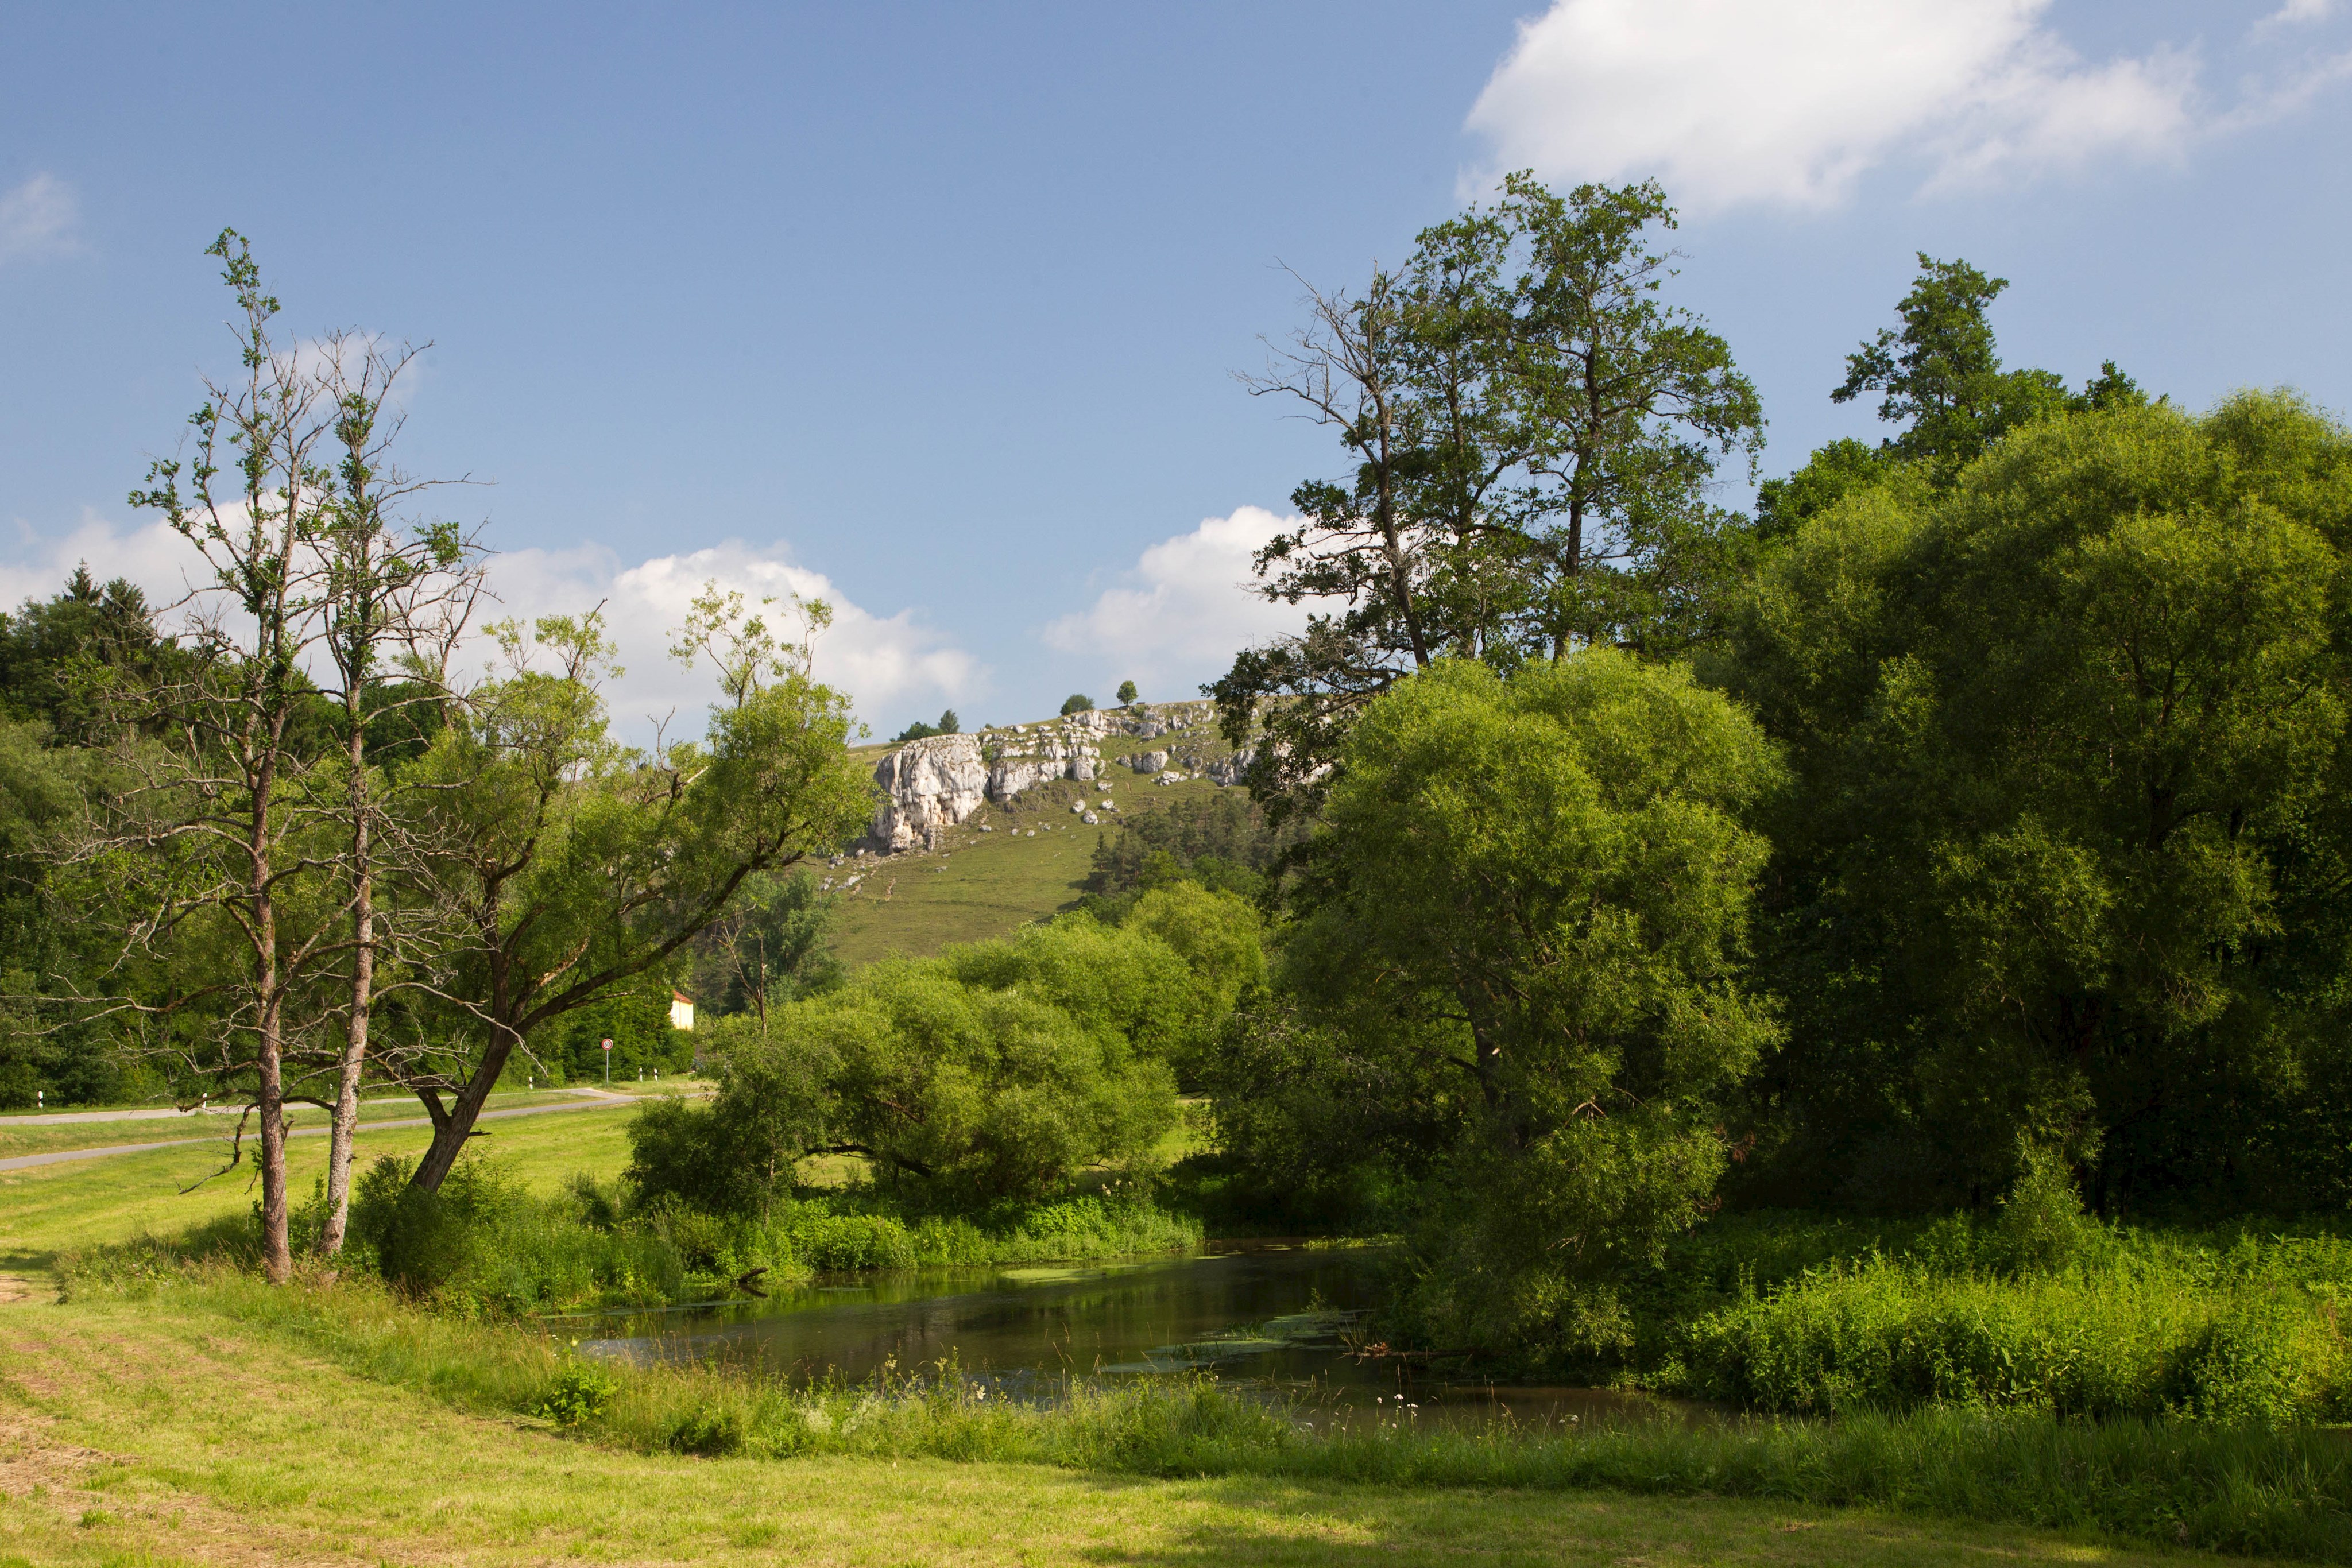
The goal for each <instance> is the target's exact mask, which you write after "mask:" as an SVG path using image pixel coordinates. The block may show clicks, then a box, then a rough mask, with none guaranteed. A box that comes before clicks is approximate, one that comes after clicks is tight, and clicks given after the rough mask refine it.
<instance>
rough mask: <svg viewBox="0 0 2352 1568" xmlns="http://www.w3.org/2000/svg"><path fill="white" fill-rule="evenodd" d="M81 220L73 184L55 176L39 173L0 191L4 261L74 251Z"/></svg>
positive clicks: (0, 238)
mask: <svg viewBox="0 0 2352 1568" xmlns="http://www.w3.org/2000/svg"><path fill="white" fill-rule="evenodd" d="M80 220H81V204H80V203H79V201H77V200H76V199H75V197H74V193H73V187H72V186H70V185H68V184H67V183H65V182H64V181H62V180H60V179H58V178H57V177H56V176H55V175H51V174H36V175H34V176H33V177H32V178H31V179H29V180H26V182H25V183H23V184H21V185H19V186H17V187H16V189H15V190H13V191H9V192H5V193H0V262H8V261H16V260H19V259H24V258H31V257H37V256H62V255H66V254H68V253H69V252H71V251H72V250H73V249H74V248H75V246H76V240H75V235H74V231H75V229H76V228H77V227H79V224H80Z"/></svg>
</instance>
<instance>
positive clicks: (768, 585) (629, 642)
mask: <svg viewBox="0 0 2352 1568" xmlns="http://www.w3.org/2000/svg"><path fill="white" fill-rule="evenodd" d="M80 561H88V562H89V570H90V572H91V574H92V575H93V576H95V577H97V578H98V579H99V580H100V581H104V580H107V579H109V578H113V577H126V578H129V579H130V580H131V581H132V582H134V583H136V584H138V585H139V586H140V587H141V588H142V589H144V590H145V591H146V592H147V597H148V602H149V603H150V604H152V605H154V606H156V607H157V608H159V609H160V608H162V607H163V606H165V605H169V604H172V603H173V602H175V601H179V600H180V599H181V598H182V597H183V596H184V594H185V593H186V591H187V589H188V585H189V583H190V581H191V580H193V579H196V578H198V577H199V575H200V574H201V571H202V563H201V561H200V560H199V559H198V558H197V556H196V554H195V551H194V549H193V548H192V547H191V546H190V545H189V544H188V543H187V541H186V540H184V539H183V538H180V537H179V536H178V535H177V534H175V533H173V531H172V530H171V528H170V527H169V526H168V525H167V524H164V523H163V522H160V521H158V522H154V523H148V524H142V525H135V526H130V527H124V526H121V525H117V524H114V523H111V522H109V521H108V520H106V519H105V518H103V517H100V516H98V515H97V514H96V513H94V512H86V513H85V514H84V515H83V517H82V520H81V521H80V523H79V524H78V525H77V526H76V527H74V528H72V529H70V530H68V531H67V532H65V533H62V534H55V535H45V534H40V533H37V532H35V531H34V530H32V529H30V528H22V527H20V528H19V530H18V537H17V540H16V548H15V549H13V550H7V551H5V552H0V608H14V607H15V605H16V603H17V602H18V601H22V600H24V599H27V598H32V599H47V598H48V597H49V596H50V595H51V594H54V593H56V592H57V591H58V589H59V588H61V587H62V586H64V584H65V581H66V579H67V578H68V577H69V576H70V575H71V574H72V572H73V569H74V567H75V565H76V563H78V562H80ZM489 577H490V588H491V591H493V592H494V593H496V594H497V595H498V600H497V601H495V602H486V603H485V604H484V605H483V606H482V607H481V609H480V611H479V612H478V618H477V626H478V627H479V626H483V625H487V624H488V622H492V621H496V620H499V619H501V618H504V617H507V616H515V617H519V618H521V619H523V620H525V621H529V620H530V619H533V618H535V617H537V616H541V615H552V614H578V613H581V612H584V611H587V610H590V609H593V608H594V607H595V606H596V604H597V603H598V602H599V601H602V602H603V603H604V615H605V619H606V621H607V622H608V623H609V625H610V627H611V632H612V637H613V640H614V642H615V643H617V644H619V648H620V662H621V664H622V665H623V667H624V670H625V674H624V675H623V676H622V678H621V679H620V680H619V681H617V682H615V683H614V685H613V686H612V687H611V688H610V690H609V691H608V692H607V694H606V695H607V697H608V699H609V701H610V703H611V706H612V712H613V719H614V726H615V727H616V728H617V729H618V731H619V732H620V733H621V735H622V736H623V737H625V738H626V739H627V740H629V741H631V742H633V743H636V744H643V743H644V742H646V740H648V739H649V738H650V737H652V735H653V733H654V729H655V727H656V725H657V724H659V723H661V722H662V721H664V720H668V721H669V731H670V734H671V735H672V736H673V737H677V736H686V735H695V734H699V733H700V732H701V729H702V724H703V714H704V710H705V709H706V708H707V707H709V705H710V703H711V702H712V701H713V700H715V698H716V697H717V695H718V689H717V685H716V683H715V682H714V681H713V679H712V675H711V672H710V671H709V668H708V667H705V668H702V669H698V670H692V671H689V670H688V669H687V668H686V667H685V666H683V665H681V664H678V663H677V661H676V660H675V659H672V658H671V657H670V656H669V643H670V640H671V633H672V632H673V631H674V630H675V629H676V628H677V626H678V625H679V624H680V623H681V622H683V621H684V620H685V619H686V612H687V606H688V602H689V601H691V600H692V599H693V598H694V596H695V594H697V593H698V592H699V591H701V588H702V585H703V583H704V582H706V581H709V580H714V579H715V580H717V581H718V582H719V586H720V587H721V588H723V589H734V590H740V591H741V592H742V593H743V595H744V596H745V598H746V599H747V600H751V601H757V600H759V599H761V598H762V597H767V596H774V597H776V598H778V599H782V598H784V597H785V596H787V595H790V594H795V593H797V594H799V595H800V596H801V597H802V598H803V599H822V600H824V601H825V602H826V603H828V604H830V605H831V606H832V607H833V612H834V621H833V625H832V627H831V629H829V630H828V631H826V632H824V634H823V635H822V636H821V637H819V638H818V639H817V643H816V674H817V678H818V679H820V680H823V681H824V682H826V683H828V684H830V685H834V686H836V687H839V688H840V689H841V690H843V691H845V692H847V693H848V694H849V695H850V696H851V697H852V699H854V701H855V702H856V706H857V710H858V712H859V714H860V716H863V717H866V719H867V720H868V722H877V716H879V715H881V714H883V713H885V712H902V711H912V710H914V709H923V710H926V711H936V710H935V707H934V705H941V704H945V703H950V702H968V701H969V700H970V699H971V697H972V696H973V695H977V693H978V690H979V688H980V687H981V686H982V685H983V684H984V680H985V674H986V672H985V671H984V670H982V667H981V666H980V664H979V663H978V661H976V660H975V659H974V658H973V657H972V656H971V654H970V653H966V652H964V651H963V650H962V649H961V648H958V647H955V646H953V645H952V644H950V643H949V642H948V641H947V640H946V639H945V638H944V637H943V636H942V635H941V634H940V633H939V632H935V631H933V630H930V629H929V628H927V627H925V626H924V625H922V624H921V623H920V622H919V621H918V620H917V619H916V617H915V616H914V614H913V612H910V611H900V612H898V614H896V615H887V616H884V615H877V614H875V613H873V612H870V611H867V610H866V609H864V608H862V607H861V606H859V605H857V604H856V603H854V602H852V601H850V600H849V599H848V598H847V597H846V596H845V595H844V594H843V593H842V592H841V591H840V590H839V589H838V588H836V587H835V585H834V583H833V582H832V581H831V580H829V579H827V578H826V577H825V576H824V574H823V573H822V572H816V571H811V570H808V569H807V568H805V567H803V566H799V565H796V564H794V562H793V559H792V558H791V554H790V552H789V551H788V550H786V549H783V548H782V546H768V547H765V548H760V547H755V546H751V545H747V544H744V543H742V542H741V541H740V540H735V539H730V540H729V541H727V542H726V543H724V544H720V545H716V546H713V547H712V548H710V549H699V550H695V551H693V552H691V553H689V554H683V555H666V556H656V557H655V558H653V559H649V560H642V561H639V562H637V563H636V564H635V565H626V564H625V563H624V562H623V561H622V559H621V558H620V557H619V556H618V555H617V554H615V553H614V551H613V550H611V549H607V548H605V547H604V546H602V545H582V546H579V547H576V548H574V549H564V550H544V549H521V550H513V551H509V552H508V553H506V554H503V555H498V556H494V557H492V558H491V559H490V573H489ZM167 623H168V622H167ZM487 656H488V643H487V642H486V641H485V640H483V639H481V638H480V637H477V639H476V641H475V644H474V646H473V648H472V650H471V652H470V653H467V654H466V655H464V656H462V657H461V661H460V663H461V666H462V667H464V668H465V669H467V672H468V673H471V674H479V673H480V672H481V669H482V667H483V664H484V661H485V659H486V658H487ZM877 727H878V723H877Z"/></svg>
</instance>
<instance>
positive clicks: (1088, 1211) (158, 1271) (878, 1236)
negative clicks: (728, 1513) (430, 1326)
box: [58, 1159, 1201, 1318]
mask: <svg viewBox="0 0 2352 1568" xmlns="http://www.w3.org/2000/svg"><path fill="white" fill-rule="evenodd" d="M406 1181H407V1167H406V1166H405V1164H404V1162H401V1161H398V1160H390V1159H387V1160H384V1161H381V1162H379V1163H378V1164H377V1166H375V1167H374V1168H373V1169H372V1170H370V1171H369V1172H367V1173H366V1175H365V1176H363V1177H362V1179H361V1182H360V1184H359V1187H358V1191H357V1193H356V1195H355V1199H354V1202H353V1205H352V1230H351V1237H350V1242H349V1245H348V1246H347V1248H346V1249H345V1252H344V1258H343V1268H344V1269H345V1270H347V1271H350V1270H364V1271H367V1272H371V1273H379V1274H381V1275H382V1276H383V1277H384V1278H385V1279H387V1280H389V1281H391V1282H392V1283H393V1284H394V1285H395V1286H396V1287H398V1288H399V1289H400V1290H401V1291H403V1292H404V1293H406V1294H407V1295H409V1296H410V1297H412V1298H414V1299H416V1300H418V1301H427V1302H430V1303H432V1304H433V1305H435V1306H436V1307H438V1308H440V1309H441V1310H443V1311H445V1312H454V1313H456V1314H457V1315H459V1316H462V1317H477V1318H500V1317H520V1316H525V1315H529V1314H531V1313H535V1312H558V1311H567V1310H577V1309H584V1308H594V1307H630V1306H664V1305H673V1304H677V1303H679V1302H685V1301H712V1300H718V1299H722V1298H725V1297H727V1296H729V1295H730V1294H731V1293H734V1292H735V1291H736V1285H737V1282H738V1281H744V1280H747V1279H748V1280H751V1281H753V1282H754V1283H755V1284H756V1285H757V1286H758V1288H760V1289H761V1290H772V1289H774V1288H776V1287H778V1286H790V1285H793V1284H796V1283H801V1282H804V1281H807V1280H808V1279H809V1278H810V1277H811V1276H812V1275H813V1274H814V1273H817V1272H819V1271H824V1270H866V1269H915V1268H925V1267H932V1266H939V1265H987V1264H997V1263H1027V1262H1042V1261H1061V1260H1087V1259H1097V1258H1109V1257H1119V1256H1126V1255H1129V1254H1134V1253H1144V1252H1168V1251H1187V1250H1190V1249H1193V1248H1196V1247H1198V1246H1199V1245H1200V1243H1201V1226H1200V1222H1199V1221H1197V1220H1195V1219H1192V1218H1190V1217H1187V1216H1181V1215H1171V1214H1170V1213H1168V1212H1167V1211H1165V1210H1163V1209H1160V1208H1158V1207H1154V1206H1153V1205H1151V1204H1150V1203H1148V1202H1143V1201H1139V1200H1130V1201H1123V1202H1122V1201H1118V1200H1110V1201H1106V1200H1105V1199H1103V1198H1100V1197H1094V1196H1090V1195H1089V1196H1083V1197H1072V1198H1066V1199H1063V1200H1060V1201H1057V1202H1049V1203H1042V1204H1029V1205H1013V1206H1003V1207H999V1208H996V1209H993V1210H991V1211H989V1212H987V1213H985V1214H982V1215H981V1216H979V1217H977V1218H963V1217H940V1216H924V1217H920V1218H914V1219H911V1220H910V1219H908V1218H901V1217H899V1216H897V1215H893V1214H888V1213H875V1212H861V1211H859V1210H858V1209H856V1208H855V1207H852V1206H851V1204H850V1202H849V1201H848V1200H844V1199H829V1198H818V1199H814V1200H803V1201H797V1202H794V1201H787V1202H782V1203H779V1204H778V1205H777V1206H776V1207H773V1208H772V1209H771V1210H769V1211H768V1212H767V1213H766V1214H763V1215H756V1216H749V1215H710V1214H704V1213H701V1212H699V1211H698V1210H695V1209H691V1208H688V1207H683V1206H679V1205H676V1204H666V1205H663V1206H660V1207H656V1208H654V1209H653V1210H652V1211H651V1212H649V1213H642V1214H632V1213H629V1212H627V1210H626V1207H625V1205H624V1203H623V1202H622V1201H621V1198H620V1197H619V1195H617V1194H616V1193H614V1192H613V1191H612V1190H610V1189H608V1188H606V1187H604V1186H602V1185H600V1184H599V1183H597V1182H595V1181H593V1180H592V1179H590V1178H588V1177H586V1176H578V1177H574V1178H573V1179H572V1182H571V1183H570V1184H569V1186H567V1187H566V1188H565V1189H564V1190H563V1191H562V1193H560V1194H558V1195H556V1196H555V1197H546V1198H542V1197H535V1196H533V1195H532V1194H530V1192H528V1191H526V1190H525V1189H524V1187H523V1186H522V1185H521V1184H520V1182H517V1181H514V1180H512V1179H510V1178H509V1176H507V1175H506V1174H505V1172H504V1171H503V1170H502V1169H501V1167H500V1166H499V1165H498V1164H497V1163H496V1162H495V1161H491V1160H483V1159H467V1160H464V1161H461V1162H459V1164H458V1166H457V1169H456V1170H454V1171H452V1172H451V1173H450V1176H449V1178H448V1179H447V1181H446V1182H445V1183H444V1184H443V1186H442V1187H441V1190H440V1191H439V1192H438V1193H419V1192H415V1191H412V1190H410V1189H409V1188H408V1187H407V1186H406V1185H405V1184H406ZM322 1204H323V1199H322V1198H320V1199H314V1201H313V1203H312V1204H310V1205H306V1206H304V1207H302V1208H301V1209H300V1210H299V1211H298V1212H297V1213H296V1215H295V1216H293V1217H292V1218H293V1224H292V1226H291V1228H292V1230H293V1232H294V1239H295V1243H296V1246H297V1249H298V1250H299V1249H302V1248H303V1247H304V1246H305V1245H306V1238H307V1237H308V1236H309V1235H310V1234H314V1233H315V1228H316V1224H317V1221H318V1218H319V1217H320V1205H322ZM259 1245H260V1231H259V1228H258V1225H257V1221H256V1220H255V1219H254V1218H252V1217H250V1216H241V1217H233V1218H224V1219H221V1220H217V1221H215V1222H214V1223H212V1224H210V1225H207V1226H205V1227H203V1228H200V1229H198V1230H196V1231H193V1232H191V1233H189V1234H188V1235H186V1236H184V1237H182V1238H180V1239H175V1240H170V1241H164V1240H156V1239H142V1240H139V1241H134V1242H131V1243H126V1244H122V1245H120V1246H113V1247H100V1248H92V1249H87V1250H84V1251H81V1252H79V1253H73V1254H68V1255H65V1256H62V1257H60V1258H59V1260H58V1272H59V1275H60V1278H61V1279H63V1280H64V1281H66V1283H67V1286H68V1291H75V1290H84V1291H86V1290H89V1289H93V1288H121V1287H126V1286H136V1285H139V1284H142V1283H152V1282H154V1281H161V1280H163V1279H167V1278H170V1277H172V1276H173V1274H174V1273H175V1272H176V1271H177V1270H179V1268H180V1266H181V1265H183V1264H185V1263H190V1262H196V1263H201V1262H205V1261H209V1260H220V1261H224V1262H226V1263H230V1264H234V1265H238V1266H242V1267H247V1268H250V1267H252V1266H253V1265H254V1264H255V1262H256V1261H257V1259H258V1256H259Z"/></svg>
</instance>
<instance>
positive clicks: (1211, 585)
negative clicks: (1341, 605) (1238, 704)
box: [1043, 507, 1307, 700]
mask: <svg viewBox="0 0 2352 1568" xmlns="http://www.w3.org/2000/svg"><path fill="white" fill-rule="evenodd" d="M1296 524H1297V518H1295V517H1293V518H1282V517H1276V516H1275V515H1274V514H1273V513H1272V512H1269V511H1267V510H1265V508H1264V507H1238V508H1236V509H1235V510H1234V513H1233V515H1232V516H1230V517H1209V518H1205V519H1203V520H1202V523H1201V526H1200V527H1199V528H1194V529H1193V530H1192V532H1190V533H1184V534H1178V535H1176V536H1174V537H1173V538H1165V539H1162V540H1160V542H1159V543H1158V544H1156V545H1153V546H1152V547H1151V548H1150V549H1147V550H1145V551H1144V552H1143V554H1142V556H1141V557H1140V558H1139V559H1138V560H1137V561H1136V564H1135V566H1134V567H1133V568H1132V569H1130V570H1128V571H1127V572H1125V573H1123V574H1122V578H1123V580H1122V581H1120V582H1119V583H1118V585H1117V586H1115V587H1112V588H1108V589H1106V590H1104V591H1103V592H1102V593H1101V594H1100V595H1099V596H1098V597H1097V599H1096V600H1095V601H1094V603H1093V604H1091V605H1089V606H1088V607H1087V608H1086V609H1085V610H1082V611H1079V612H1076V613H1075V614H1071V615H1065V616H1063V617H1062V618H1061V619H1060V620H1058V621H1055V622H1053V623H1052V624H1050V625H1048V626H1047V627H1045V630H1044V632H1043V635H1044V637H1045V642H1046V643H1047V644H1048V645H1049V646H1051V647H1055V648H1058V649H1060V650H1061V651H1062V652H1064V653H1081V654H1085V655H1087V657H1089V658H1091V659H1095V660H1097V661H1099V662H1100V663H1101V664H1102V665H1103V666H1104V674H1105V675H1106V676H1108V677H1110V678H1114V679H1133V680H1134V681H1136V682H1137V683H1138V684H1139V685H1141V686H1142V687H1143V689H1144V695H1146V696H1147V697H1152V696H1156V697H1160V698H1162V699H1169V700H1172V699H1175V698H1180V697H1188V696H1191V695H1192V688H1193V687H1195V686H1196V685H1199V684H1200V683H1201V682H1202V681H1204V680H1208V679H1211V678H1213V677H1214V676H1217V675H1221V674H1223V673H1224V672H1225V670H1226V668H1227V667H1228V666H1229V665H1230V664H1232V663H1233V657H1234V653H1236V652H1238V651H1239V650H1240V649H1242V648H1244V647H1245V646H1247V645H1249V644H1251V643H1262V642H1265V640H1267V639H1268V638H1271V637H1277V636H1280V635H1282V634H1284V633H1286V632H1296V631H1297V630H1299V629H1300V628H1301V627H1303V626H1305V625H1306V623H1307V611H1306V609H1305V608H1303V607H1296V606H1292V605H1287V604H1269V603H1268V602H1266V601H1265V600H1263V599H1260V598H1258V597H1257V596H1256V595H1255V593H1252V592H1251V591H1249V589H1248V587H1247V586H1246V585H1247V584H1248V583H1249V582H1250V580H1251V573H1250V557H1251V555H1252V554H1253V553H1254V552H1255V550H1256V549H1258V547H1259V546H1261V545H1263V544H1265V542H1266V541H1267V540H1268V539H1270V538H1273V537H1274V536H1275V535H1276V533H1278V532H1280V531H1281V530H1283V529H1284V528H1290V527H1294V526H1295V525H1296Z"/></svg>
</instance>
